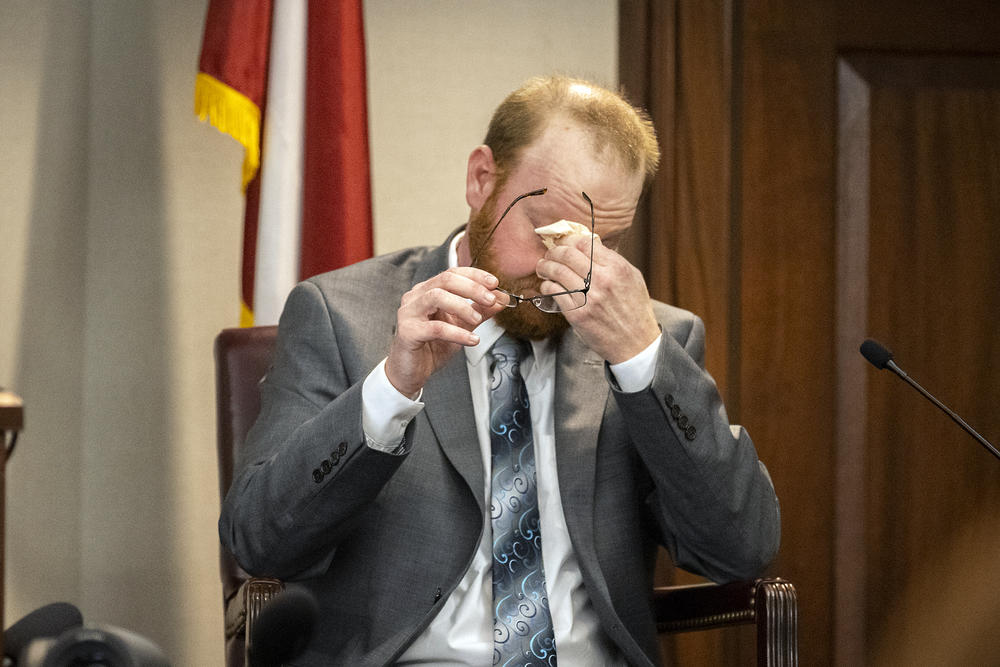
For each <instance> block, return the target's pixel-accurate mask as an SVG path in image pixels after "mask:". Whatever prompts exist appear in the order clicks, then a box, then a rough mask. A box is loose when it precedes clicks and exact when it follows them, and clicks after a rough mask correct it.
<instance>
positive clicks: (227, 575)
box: [215, 326, 798, 667]
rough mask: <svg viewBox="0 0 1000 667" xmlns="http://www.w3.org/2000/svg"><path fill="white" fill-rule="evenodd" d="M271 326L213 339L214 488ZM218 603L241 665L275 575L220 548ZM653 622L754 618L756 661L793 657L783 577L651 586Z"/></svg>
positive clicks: (676, 625) (778, 662)
mask: <svg viewBox="0 0 1000 667" xmlns="http://www.w3.org/2000/svg"><path fill="white" fill-rule="evenodd" d="M277 329H278V328H277V327H275V326H264V327H249V328H243V329H224V330H223V331H222V332H221V333H220V334H219V335H218V336H217V337H216V339H215V364H216V409H217V413H218V414H217V416H218V424H217V431H218V441H217V447H218V459H219V493H220V497H225V495H226V492H227V491H228V490H229V486H230V484H232V481H233V470H234V464H235V461H236V460H237V459H238V458H239V457H238V453H239V451H240V448H241V447H242V446H243V441H244V439H245V438H246V435H247V432H248V431H249V430H250V427H251V426H252V425H253V422H254V420H255V419H256V418H257V413H258V412H259V410H260V393H259V384H260V381H261V379H262V378H263V377H264V374H265V373H266V372H267V370H268V367H269V366H270V364H271V359H272V357H273V354H274V343H275V338H276V336H277ZM219 565H220V574H221V577H222V597H223V605H224V608H225V612H226V613H225V632H226V665H227V667H243V666H244V665H245V664H246V652H247V647H248V646H249V644H250V639H251V637H252V636H253V624H254V620H255V619H256V617H257V615H258V614H259V612H260V609H261V607H262V606H263V605H264V604H265V603H266V602H267V601H268V600H270V599H271V598H272V597H274V596H275V595H276V594H277V593H278V592H280V591H281V590H282V583H281V582H280V581H278V580H277V579H267V578H260V577H251V576H250V575H248V574H247V573H246V572H244V571H243V569H242V568H240V566H239V565H238V564H237V562H236V559H235V558H234V557H233V555H232V554H230V553H229V552H228V551H226V549H225V548H224V547H221V546H220V550H219ZM653 606H654V610H655V614H656V621H657V629H658V630H659V631H660V632H665V633H677V632H688V631H693V630H706V629H711V628H720V627H727V626H734V625H742V624H754V625H756V630H757V664H758V665H766V666H768V667H786V666H788V667H791V666H794V665H797V664H798V607H797V602H796V597H795V588H794V586H792V584H791V583H789V582H787V581H785V580H783V579H758V580H755V581H740V582H735V583H731V584H723V585H716V584H695V585H690V586H669V587H658V588H655V589H654V590H653Z"/></svg>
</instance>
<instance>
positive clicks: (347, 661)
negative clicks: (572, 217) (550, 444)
mask: <svg viewBox="0 0 1000 667" xmlns="http://www.w3.org/2000/svg"><path fill="white" fill-rule="evenodd" d="M446 265H447V244H446V245H444V246H441V247H438V248H418V249H412V250H406V251H402V252H398V253H395V254H391V255H387V256H383V257H378V258H375V259H372V260H368V261H365V262H361V263H359V264H355V265H353V266H350V267H347V268H344V269H341V270H338V271H335V272H332V273H328V274H324V275H320V276H317V277H315V278H312V279H310V280H308V281H306V282H304V283H302V284H300V285H299V286H298V287H296V288H295V290H294V291H293V292H292V294H291V295H290V296H289V299H288V302H287V304H286V306H285V310H284V313H283V315H282V317H281V323H280V327H279V335H278V345H277V352H276V358H275V362H274V365H273V367H272V369H271V371H270V372H269V373H268V376H267V378H266V379H265V381H264V382H263V383H262V385H261V401H262V407H261V415H260V418H259V420H258V421H257V423H256V425H255V426H254V427H253V429H252V431H251V432H250V435H249V436H248V442H247V447H246V455H245V457H244V460H243V461H242V462H241V465H242V472H240V473H239V474H238V476H237V478H236V480H235V481H234V483H233V485H232V488H231V489H230V491H229V494H228V495H227V497H226V499H225V502H224V503H223V509H222V517H221V519H220V522H219V529H220V535H221V538H222V541H223V543H224V544H225V546H226V547H227V548H229V549H230V550H231V551H232V552H233V553H234V554H235V555H236V558H237V559H238V560H239V562H240V563H241V564H242V565H243V567H244V568H245V569H246V570H248V571H249V572H251V573H254V574H258V575H270V576H276V577H280V578H283V579H286V580H296V581H300V582H301V585H303V586H306V587H308V588H309V589H310V590H311V591H312V592H313V593H314V594H315V595H316V597H317V599H318V600H319V601H320V605H321V615H320V622H319V623H320V625H319V627H318V628H317V631H316V633H315V638H314V640H313V641H312V643H311V645H310V646H309V649H308V650H307V652H306V654H305V655H304V656H303V658H302V659H301V662H300V663H297V664H303V665H307V664H308V665H331V664H335V665H384V664H388V663H391V662H392V661H393V660H395V658H396V657H398V656H399V655H400V653H401V652H402V651H403V650H404V649H405V648H406V647H407V646H408V645H409V644H410V642H411V641H412V640H413V639H414V638H415V637H416V636H417V635H418V634H419V633H420V632H421V631H422V630H423V629H424V628H426V627H427V625H428V624H429V623H430V621H431V620H432V619H433V617H434V615H435V614H436V613H437V612H438V610H439V609H440V608H441V606H442V603H443V601H444V600H445V599H446V598H447V596H448V595H449V594H450V593H451V591H452V590H453V589H454V588H455V586H456V585H457V584H458V583H459V581H460V580H461V579H462V576H463V575H464V573H465V571H466V569H467V568H468V567H469V565H470V563H471V562H472V558H473V555H474V553H475V551H476V546H477V544H478V542H479V539H480V536H481V532H482V528H483V517H484V513H485V511H486V509H485V507H484V499H483V498H482V489H483V485H484V477H483V475H484V471H483V469H482V462H481V459H480V453H479V445H478V440H477V436H476V429H475V424H474V420H473V409H472V397H471V393H470V389H469V379H468V374H467V371H466V365H465V355H463V354H457V355H455V357H454V358H453V359H452V360H451V362H450V363H449V364H448V365H447V366H446V367H445V368H443V369H442V370H441V371H439V372H438V373H436V374H435V375H434V376H433V377H432V378H431V379H430V381H429V382H428V383H427V385H426V386H425V388H424V392H423V398H422V400H423V402H424V403H425V404H426V407H425V409H424V410H423V411H422V412H421V413H420V414H419V415H418V416H417V417H416V418H415V419H413V421H412V422H411V423H410V425H409V426H408V428H407V430H406V436H405V437H406V439H407V441H408V443H409V451H408V453H407V454H404V455H402V456H391V455H387V454H383V453H380V452H377V451H375V450H372V449H371V448H369V447H367V446H366V444H365V439H364V433H363V431H362V426H361V385H362V382H363V381H364V379H365V377H366V376H367V375H368V373H369V372H370V371H371V369H372V368H374V367H375V366H376V365H377V364H378V363H379V361H381V360H382V359H383V358H384V357H385V355H386V354H387V352H388V350H389V344H390V341H391V339H392V335H393V326H394V323H395V314H396V310H397V308H398V307H399V300H400V297H401V295H402V294H403V293H404V292H406V291H407V290H408V289H410V287H411V286H412V285H414V284H416V283H417V282H420V281H422V280H426V279H427V278H429V277H431V276H433V275H435V274H436V273H438V272H440V271H442V270H444V269H445V268H446ZM655 309H656V315H657V318H658V319H659V321H660V325H661V327H662V329H663V332H664V334H665V335H664V336H663V337H662V344H661V348H660V350H659V360H658V363H657V368H656V375H655V378H654V380H653V383H652V386H651V387H650V388H649V389H648V390H646V391H642V392H638V393H634V394H625V393H622V392H620V391H617V389H616V388H615V387H614V380H613V378H612V377H611V375H610V373H609V372H607V371H606V369H605V364H604V362H603V360H602V359H600V358H599V357H597V356H596V355H595V354H594V353H592V352H591V351H590V350H589V349H587V348H586V347H585V346H584V345H583V343H582V342H581V341H580V339H579V338H578V337H577V336H576V335H575V334H574V333H573V332H572V331H571V330H570V331H568V332H567V333H566V334H564V335H563V336H562V338H561V340H559V341H558V344H557V364H556V389H555V406H554V414H555V415H556V452H557V461H558V463H557V466H558V477H559V488H560V491H561V493H562V499H563V507H564V510H565V515H566V523H567V526H568V528H569V532H570V537H571V540H572V543H573V548H574V550H575V552H576V555H577V558H578V559H579V563H580V568H581V570H582V573H583V578H584V583H585V586H586V588H587V591H588V592H589V594H590V597H591V599H592V601H593V604H594V607H595V609H596V611H597V614H598V615H599V617H600V619H601V621H602V625H603V628H604V630H605V632H606V633H607V635H608V636H609V637H610V638H611V639H612V640H613V641H614V642H615V643H616V644H617V645H618V647H619V648H620V649H621V651H622V652H623V653H624V654H625V656H626V657H627V658H628V659H629V661H630V662H631V663H632V664H637V665H650V664H656V663H658V662H659V656H658V648H657V642H656V636H655V628H654V623H653V619H652V614H651V610H650V590H651V587H652V584H653V581H652V574H653V566H654V561H655V556H656V548H657V545H658V544H662V545H664V546H665V547H666V548H667V549H668V550H669V552H670V554H671V556H672V557H673V559H674V560H675V562H676V563H677V564H679V565H680V566H682V567H685V568H687V569H689V570H692V571H694V572H697V573H701V574H704V575H706V576H709V577H711V578H713V579H715V580H720V581H721V580H728V579H737V578H745V577H750V576H753V575H755V574H757V573H758V572H759V571H760V570H761V569H763V568H764V567H765V566H766V565H767V563H768V562H770V560H771V559H772V558H773V556H774V554H775V553H776V551H777V548H778V542H779V531H780V529H779V515H778V502H777V498H776V497H775V494H774V489H773V487H772V485H771V481H770V479H769V477H768V475H767V472H766V470H765V469H764V467H763V465H762V464H760V463H759V461H758V460H757V454H756V451H755V449H754V446H753V443H752V442H751V441H750V439H749V437H748V436H747V435H746V433H745V432H744V431H743V430H742V429H741V428H739V427H732V428H731V427H730V425H729V423H728V421H727V418H726V413H725V409H724V408H723V406H722V403H721V400H720V398H719V395H718V392H717V390H716V387H715V383H714V382H713V381H712V379H711V378H710V377H709V375H708V374H707V373H706V372H705V371H704V369H703V367H702V366H703V354H704V329H703V325H702V324H701V321H700V320H699V319H698V318H696V317H695V316H694V315H692V314H690V313H688V312H686V311H682V310H680V309H677V308H673V307H671V306H667V305H665V304H660V303H657V304H656V306H655Z"/></svg>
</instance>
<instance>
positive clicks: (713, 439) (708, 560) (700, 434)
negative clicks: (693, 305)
mask: <svg viewBox="0 0 1000 667" xmlns="http://www.w3.org/2000/svg"><path fill="white" fill-rule="evenodd" d="M683 315H684V316H683V317H680V318H678V317H676V316H673V317H670V318H664V319H662V320H661V324H662V326H663V328H664V335H663V336H662V339H661V341H660V349H659V353H658V357H657V361H656V371H655V374H654V377H653V381H652V384H651V385H650V386H649V387H648V388H647V389H646V390H644V391H639V392H635V393H623V392H620V391H618V390H617V388H616V387H615V382H614V379H613V376H612V375H611V373H610V371H609V372H608V377H609V380H610V381H611V383H612V387H613V388H615V391H614V392H613V393H614V397H615V400H616V402H617V404H618V406H619V409H620V410H621V411H622V413H623V416H624V418H625V423H626V425H627V426H626V428H627V429H628V432H629V437H630V439H631V440H632V441H633V443H634V444H635V446H636V448H637V450H638V452H639V455H640V457H641V458H642V460H643V463H644V464H645V466H646V468H647V470H648V471H649V474H650V478H651V479H652V482H653V486H654V490H653V492H652V493H651V494H650V496H649V498H648V501H647V502H648V503H649V506H650V509H651V511H652V513H653V515H654V516H655V517H656V520H657V523H658V524H659V527H660V532H661V536H662V541H663V543H664V545H665V546H666V548H667V550H668V551H669V552H670V554H671V556H672V557H673V559H674V562H675V563H676V564H677V565H679V566H680V567H683V568H684V569H687V570H690V571H692V572H695V573H698V574H702V575H704V576H707V577H709V578H710V579H712V580H714V581H719V582H722V581H731V580H736V579H746V578H750V577H753V576H755V575H757V574H759V573H760V572H761V571H762V570H763V569H764V568H765V567H766V566H767V565H768V563H770V562H771V560H772V559H773V558H774V556H775V555H776V553H777V550H778V546H779V542H780V536H781V528H780V525H781V520H780V512H779V507H778V499H777V496H776V495H775V492H774V487H773V485H772V483H771V478H770V476H769V475H768V472H767V469H766V468H765V467H764V464H763V463H761V462H760V461H759V460H758V459H757V451H756V449H755V447H754V445H753V442H752V441H751V440H750V437H749V435H747V432H746V431H745V430H744V429H743V428H742V427H740V426H731V425H730V424H729V420H728V417H727V415H726V410H725V407H724V406H723V404H722V399H721V397H720V396H719V392H718V390H717V388H716V385H715V381H714V380H713V379H712V378H711V376H710V375H709V374H708V373H707V372H706V371H705V369H704V365H703V364H704V351H705V346H704V340H705V334H704V325H703V323H702V321H701V320H700V319H699V318H698V317H696V316H694V315H692V314H690V313H686V312H684V313H683Z"/></svg>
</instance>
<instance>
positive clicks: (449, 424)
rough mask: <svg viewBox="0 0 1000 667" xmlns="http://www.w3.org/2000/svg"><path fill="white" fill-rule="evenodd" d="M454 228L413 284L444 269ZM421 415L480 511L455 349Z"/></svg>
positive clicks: (480, 482) (468, 412)
mask: <svg viewBox="0 0 1000 667" xmlns="http://www.w3.org/2000/svg"><path fill="white" fill-rule="evenodd" d="M458 231H460V230H456V231H455V232H453V233H452V234H451V235H450V236H449V237H448V240H447V241H445V243H444V245H442V246H441V247H439V248H436V249H434V250H433V251H432V252H431V254H430V255H429V256H428V258H427V260H426V261H425V262H424V263H423V264H422V265H421V266H420V267H418V268H417V270H416V271H415V272H414V276H413V277H414V284H416V283H418V282H422V281H424V280H427V279H428V278H431V277H432V276H435V275H437V274H438V273H440V272H441V271H444V270H445V269H446V268H448V248H449V246H450V245H451V240H452V238H454V236H455V234H457V233H458ZM423 398H424V404H425V407H424V411H423V415H424V416H425V417H426V418H427V420H428V422H430V426H431V429H432V430H433V432H434V435H435V437H436V438H437V441H438V444H439V445H440V447H441V449H442V450H443V451H444V453H445V456H447V457H448V460H449V461H451V464H452V465H453V466H455V469H456V470H457V471H458V473H459V475H461V476H462V478H463V479H464V480H465V482H466V483H467V484H468V485H469V488H470V490H471V491H472V495H473V496H474V497H475V498H476V502H477V503H478V504H479V507H480V510H481V511H484V502H485V499H484V498H483V497H482V496H483V488H484V484H485V483H486V481H485V477H484V476H483V475H484V473H483V462H482V455H481V453H480V451H479V436H478V435H477V434H476V423H475V414H474V410H473V407H472V392H471V390H470V389H469V371H468V369H467V368H466V365H465V355H464V354H462V351H461V350H459V351H458V353H456V354H455V356H453V357H452V358H451V360H450V361H449V362H448V363H447V364H446V365H445V367H444V368H442V369H441V370H439V371H438V372H437V373H435V374H434V375H432V376H431V378H430V380H428V381H427V384H426V385H425V386H424V395H423Z"/></svg>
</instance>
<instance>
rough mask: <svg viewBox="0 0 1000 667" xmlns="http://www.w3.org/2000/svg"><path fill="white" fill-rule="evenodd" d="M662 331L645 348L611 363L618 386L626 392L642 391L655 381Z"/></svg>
mask: <svg viewBox="0 0 1000 667" xmlns="http://www.w3.org/2000/svg"><path fill="white" fill-rule="evenodd" d="M661 338H663V334H662V333H661V334H660V335H659V336H657V337H656V340H654V341H653V342H652V343H650V344H649V347H647V348H646V349H645V350H643V351H642V352H640V353H639V354H637V355H635V356H634V357H632V358H631V359H627V360H625V361H623V362H621V363H620V364H610V368H611V372H612V374H614V376H615V380H617V381H618V386H619V387H620V388H621V390H622V391H623V392H625V393H626V394H633V393H635V392H637V391H642V390H643V389H645V388H646V387H648V386H649V385H650V383H652V381H653V375H655V374H656V359H657V356H658V354H659V350H660V339H661Z"/></svg>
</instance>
